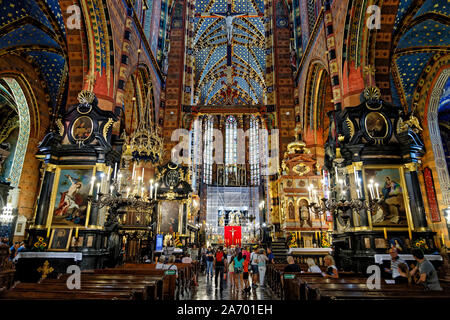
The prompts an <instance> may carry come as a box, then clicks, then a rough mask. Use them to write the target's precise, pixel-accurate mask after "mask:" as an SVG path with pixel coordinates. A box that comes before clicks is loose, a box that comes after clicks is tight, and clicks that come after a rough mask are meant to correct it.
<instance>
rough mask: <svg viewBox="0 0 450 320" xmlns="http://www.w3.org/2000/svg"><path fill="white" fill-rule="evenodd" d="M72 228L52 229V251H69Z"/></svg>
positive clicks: (50, 247) (50, 246)
mask: <svg viewBox="0 0 450 320" xmlns="http://www.w3.org/2000/svg"><path fill="white" fill-rule="evenodd" d="M71 236H72V229H71V228H55V229H52V235H51V237H50V245H49V247H48V249H49V250H50V251H67V250H69V246H70V240H71V239H72V237H71Z"/></svg>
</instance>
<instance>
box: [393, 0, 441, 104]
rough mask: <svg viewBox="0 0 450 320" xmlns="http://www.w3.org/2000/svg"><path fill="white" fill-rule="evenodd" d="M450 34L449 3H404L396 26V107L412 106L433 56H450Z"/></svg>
mask: <svg viewBox="0 0 450 320" xmlns="http://www.w3.org/2000/svg"><path fill="white" fill-rule="evenodd" d="M449 34H450V4H449V2H448V0H401V1H400V3H399V7H398V12H397V16H396V19H395V25H394V42H395V45H396V47H395V48H394V56H393V62H392V63H393V67H394V77H393V78H392V79H391V82H394V80H395V84H396V86H395V85H394V84H393V83H392V84H391V88H392V98H393V102H394V104H396V105H403V106H408V107H410V108H411V107H412V104H413V103H414V99H415V98H416V99H417V98H418V97H415V96H414V95H415V91H416V88H417V86H418V83H419V79H420V77H421V75H422V74H423V72H424V70H425V72H426V69H427V66H428V65H430V63H432V59H433V57H434V56H435V55H445V54H449V51H450V38H449V37H448V35H449ZM416 95H417V93H416Z"/></svg>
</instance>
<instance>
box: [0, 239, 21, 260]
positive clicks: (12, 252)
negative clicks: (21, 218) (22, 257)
mask: <svg viewBox="0 0 450 320" xmlns="http://www.w3.org/2000/svg"><path fill="white" fill-rule="evenodd" d="M0 245H7V246H8V247H9V245H10V244H9V240H8V239H7V238H1V239H0ZM25 251H27V248H26V245H25V242H24V241H22V242H18V241H16V242H14V244H13V245H12V246H11V247H10V248H9V260H10V261H13V260H14V258H15V257H16V256H17V255H18V254H19V253H20V252H25Z"/></svg>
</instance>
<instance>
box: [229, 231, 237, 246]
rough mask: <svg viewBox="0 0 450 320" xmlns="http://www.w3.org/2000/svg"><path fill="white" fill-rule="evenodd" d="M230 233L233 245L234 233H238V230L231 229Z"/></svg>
mask: <svg viewBox="0 0 450 320" xmlns="http://www.w3.org/2000/svg"><path fill="white" fill-rule="evenodd" d="M230 232H231V244H233V243H234V233H235V232H236V229H234V228H231V230H230Z"/></svg>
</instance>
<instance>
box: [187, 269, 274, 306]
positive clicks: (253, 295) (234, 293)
mask: <svg viewBox="0 0 450 320" xmlns="http://www.w3.org/2000/svg"><path fill="white" fill-rule="evenodd" d="M224 282H225V281H224ZM180 300H280V299H279V298H278V297H277V296H276V295H274V294H273V293H272V291H271V290H270V288H269V287H265V288H261V287H258V288H256V289H252V291H251V292H250V293H249V294H243V292H242V289H241V290H235V289H233V290H232V289H231V286H230V283H229V281H228V279H227V281H226V282H225V285H224V288H223V289H222V290H221V289H220V286H218V287H216V286H215V284H214V278H213V279H212V280H211V279H210V278H207V277H206V275H204V274H201V275H200V276H199V279H198V286H197V287H193V289H192V290H191V291H190V292H189V293H186V294H185V295H183V296H182V297H180Z"/></svg>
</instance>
